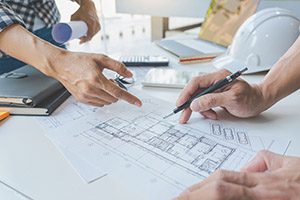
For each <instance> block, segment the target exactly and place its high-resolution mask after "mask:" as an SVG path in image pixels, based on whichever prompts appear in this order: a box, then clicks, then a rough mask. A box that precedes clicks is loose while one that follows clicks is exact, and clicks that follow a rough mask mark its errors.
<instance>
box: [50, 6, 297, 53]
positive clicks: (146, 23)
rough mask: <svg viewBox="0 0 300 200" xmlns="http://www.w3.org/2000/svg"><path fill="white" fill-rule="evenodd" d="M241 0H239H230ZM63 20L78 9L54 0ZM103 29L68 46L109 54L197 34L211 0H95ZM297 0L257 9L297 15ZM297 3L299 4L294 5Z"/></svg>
mask: <svg viewBox="0 0 300 200" xmlns="http://www.w3.org/2000/svg"><path fill="white" fill-rule="evenodd" d="M234 1H240V0H232V2H234ZM56 2H57V4H58V7H59V9H60V12H61V15H62V21H64V22H67V21H69V20H70V15H71V14H72V13H74V12H75V11H76V10H77V9H78V5H77V4H76V3H74V2H71V1H62V0H56ZM94 2H95V4H96V7H97V10H98V15H99V17H100V21H101V24H102V30H101V32H100V33H99V34H97V35H96V36H95V37H94V39H93V42H90V43H88V44H84V45H83V46H79V45H78V40H75V41H72V42H71V43H70V49H71V50H74V51H76V50H79V49H80V50H81V51H83V50H84V51H87V52H89V51H90V52H99V53H106V54H109V55H112V54H115V53H118V52H125V53H126V52H130V49H132V48H134V46H135V45H136V44H139V45H142V44H145V43H150V42H151V41H154V40H159V39H161V38H163V37H170V36H173V35H178V34H182V33H185V34H194V35H197V33H198V32H199V29H200V24H201V22H202V21H203V19H204V16H205V13H206V10H207V8H208V6H209V4H210V2H211V0H151V1H149V0H94ZM299 4H300V1H299V0H291V1H290V0H261V3H260V4H259V8H258V9H259V10H261V9H263V8H267V7H282V8H288V9H290V10H292V11H294V13H295V14H297V15H298V16H299V17H300V12H299V10H297V8H298V7H299ZM295 5H298V6H295Z"/></svg>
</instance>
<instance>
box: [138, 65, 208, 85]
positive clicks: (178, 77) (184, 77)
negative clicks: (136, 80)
mask: <svg viewBox="0 0 300 200" xmlns="http://www.w3.org/2000/svg"><path fill="white" fill-rule="evenodd" d="M200 74H202V73H200V72H188V71H177V70H174V69H151V70H150V71H149V72H148V73H147V75H146V76H145V79H144V80H143V81H142V85H143V86H145V87H164V88H184V86H185V85H186V84H187V83H188V82H189V81H190V80H191V79H192V78H193V77H195V76H198V75H200Z"/></svg>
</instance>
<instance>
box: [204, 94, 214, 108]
mask: <svg viewBox="0 0 300 200" xmlns="http://www.w3.org/2000/svg"><path fill="white" fill-rule="evenodd" d="M204 98H206V102H207V105H208V106H209V107H210V108H211V107H215V106H216V104H217V99H216V97H215V96H213V95H208V96H206V97H205V96H204Z"/></svg>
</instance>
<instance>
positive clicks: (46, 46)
mask: <svg viewBox="0 0 300 200" xmlns="http://www.w3.org/2000/svg"><path fill="white" fill-rule="evenodd" d="M0 49H1V51H3V52H4V53H6V54H8V55H10V56H12V57H14V58H16V59H18V60H21V61H23V62H25V63H27V64H30V65H32V66H34V67H36V68H37V69H39V70H40V71H42V72H43V73H45V74H47V75H53V69H52V67H51V62H52V61H53V60H54V59H57V58H58V55H60V54H62V53H63V52H64V50H63V49H60V48H58V47H55V46H53V45H52V44H50V43H48V42H46V41H44V40H42V39H40V38H38V37H36V36H35V35H33V34H32V33H30V32H29V31H27V30H26V29H25V28H23V27H22V26H21V25H17V24H16V25H12V26H10V27H8V28H6V29H5V30H4V31H2V32H0Z"/></svg>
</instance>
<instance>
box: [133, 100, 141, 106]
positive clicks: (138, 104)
mask: <svg viewBox="0 0 300 200" xmlns="http://www.w3.org/2000/svg"><path fill="white" fill-rule="evenodd" d="M134 105H136V106H137V107H141V106H142V104H141V103H140V102H138V101H137V102H135V103H134Z"/></svg>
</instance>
